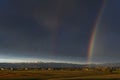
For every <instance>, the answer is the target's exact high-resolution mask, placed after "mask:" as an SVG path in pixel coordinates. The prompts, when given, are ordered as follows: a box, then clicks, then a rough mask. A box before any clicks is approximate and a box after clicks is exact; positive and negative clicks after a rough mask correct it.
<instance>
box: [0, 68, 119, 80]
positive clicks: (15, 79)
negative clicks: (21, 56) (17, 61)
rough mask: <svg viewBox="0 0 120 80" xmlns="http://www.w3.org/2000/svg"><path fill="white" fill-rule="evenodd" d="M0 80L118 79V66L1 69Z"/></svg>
mask: <svg viewBox="0 0 120 80" xmlns="http://www.w3.org/2000/svg"><path fill="white" fill-rule="evenodd" d="M0 80H120V70H119V68H114V69H113V68H100V67H97V68H82V69H59V70H53V69H49V70H44V69H43V70H38V69H32V70H21V69H20V70H1V71H0Z"/></svg>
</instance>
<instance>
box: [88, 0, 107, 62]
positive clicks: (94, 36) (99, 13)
mask: <svg viewBox="0 0 120 80" xmlns="http://www.w3.org/2000/svg"><path fill="white" fill-rule="evenodd" d="M105 3H106V0H103V2H102V5H101V8H100V10H99V12H98V15H97V17H96V19H95V21H94V24H93V31H92V34H91V37H90V42H89V46H88V57H87V59H88V60H87V63H88V64H90V63H91V62H92V56H93V50H94V44H95V38H96V34H97V30H98V25H99V23H100V20H101V16H102V14H103V11H104V8H105Z"/></svg>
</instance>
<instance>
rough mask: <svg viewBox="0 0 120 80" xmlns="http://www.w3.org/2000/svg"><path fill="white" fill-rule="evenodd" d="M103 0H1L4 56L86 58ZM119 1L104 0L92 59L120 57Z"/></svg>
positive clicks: (0, 39)
mask: <svg viewBox="0 0 120 80" xmlns="http://www.w3.org/2000/svg"><path fill="white" fill-rule="evenodd" d="M102 3H103V0H0V59H2V60H3V61H4V60H5V61H9V60H11V59H14V60H18V59H19V60H21V59H22V60H23V61H26V60H29V61H33V60H40V61H62V62H64V61H67V62H79V63H83V62H86V60H87V52H88V46H89V42H90V37H91V33H92V30H93V26H94V22H95V20H96V17H97V15H98V14H99V13H98V12H99V10H100V8H101V6H102ZM119 3H120V1H119V0H106V3H105V9H104V11H103V14H102V16H101V20H100V22H99V25H98V26H99V27H98V30H97V35H96V36H97V37H96V41H95V46H94V53H93V62H108V61H109V62H119V61H120V59H119V56H120V54H119V53H120V22H119V21H120V9H119V8H120V5H119Z"/></svg>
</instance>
